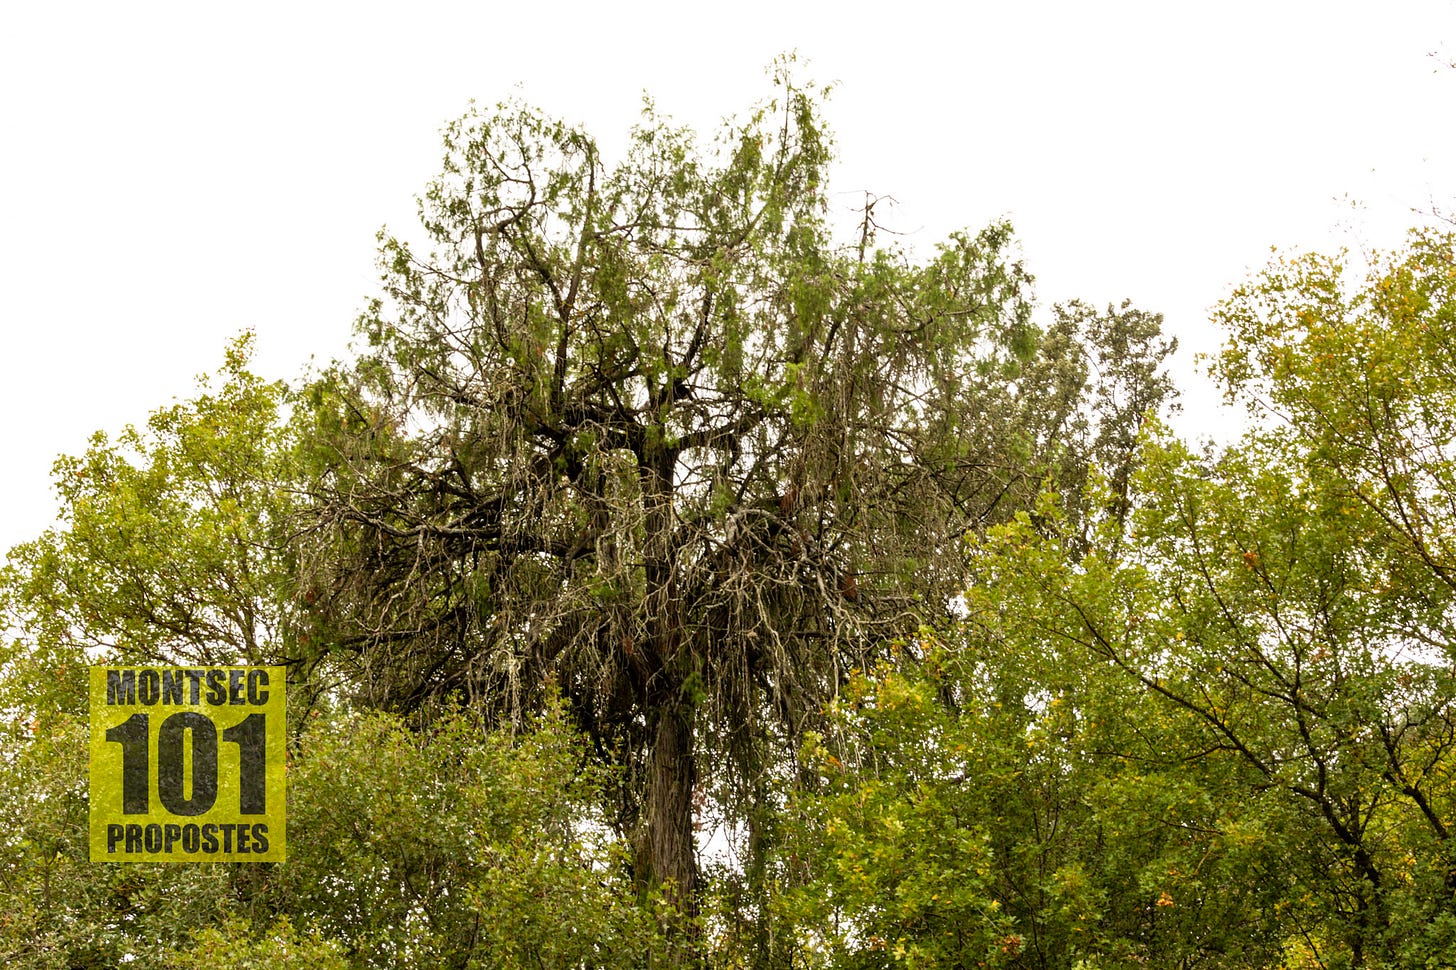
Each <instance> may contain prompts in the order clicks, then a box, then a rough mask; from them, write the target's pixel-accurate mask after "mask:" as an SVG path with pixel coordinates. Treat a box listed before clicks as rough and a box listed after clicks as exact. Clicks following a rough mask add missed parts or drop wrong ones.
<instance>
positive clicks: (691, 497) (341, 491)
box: [307, 74, 1170, 899]
mask: <svg viewBox="0 0 1456 970" xmlns="http://www.w3.org/2000/svg"><path fill="white" fill-rule="evenodd" d="M775 80H776V85H777V89H778V90H777V94H776V96H775V98H774V99H772V100H770V101H768V102H766V103H764V104H762V105H760V106H759V107H758V108H757V109H755V110H754V111H753V112H752V113H751V114H750V115H749V116H748V117H747V118H746V119H743V120H740V121H736V122H733V123H730V124H729V125H728V126H727V127H726V128H725V129H724V131H723V132H722V133H721V134H720V136H719V139H718V141H717V143H716V144H715V145H714V146H713V147H712V148H711V149H704V148H701V147H700V146H699V145H698V143H697V142H696V140H695V139H694V137H693V136H692V134H691V133H690V132H687V131H684V130H680V129H676V128H673V127H672V126H671V125H669V124H668V123H667V122H665V121H664V120H662V119H660V118H658V117H656V116H655V115H653V114H652V113H651V112H650V110H649V112H648V114H647V115H646V116H645V117H644V120H643V122H642V124H641V125H640V126H639V127H638V128H637V129H636V130H635V131H634V132H633V135H632V138H631V143H630V148H629V150H628V152H627V155H626V157H625V158H624V159H623V160H621V161H620V162H618V163H616V164H610V163H609V162H608V161H607V160H605V159H603V158H602V157H601V154H600V152H599V151H598V149H597V147H596V144H595V142H594V141H592V139H591V138H590V137H589V136H588V135H587V134H586V133H585V132H582V131H580V130H578V129H575V128H572V127H570V126H567V125H565V124H562V123H560V122H556V121H553V120H551V119H548V118H545V117H543V116H542V115H540V114H539V113H537V112H535V111H533V110H531V109H529V108H526V107H523V106H521V105H518V104H507V105H502V106H500V107H499V108H497V109H496V110H494V111H493V112H490V113H484V114H481V113H472V114H471V115H469V116H467V117H466V118H465V119H463V120H461V121H460V122H458V123H457V124H455V125H452V126H451V127H450V128H449V129H448V131H447V137H446V150H447V154H446V159H445V168H444V174H443V175H442V176H441V177H440V178H439V179H438V180H437V181H436V182H435V183H433V184H432V185H431V187H430V189H429V191H428V192H427V194H426V196H425V197H424V199H423V200H422V202H421V216H422V223H423V227H424V229H425V231H426V235H427V236H428V243H427V245H428V249H423V248H417V247H415V246H413V245H411V244H408V243H406V242H404V241H402V240H400V239H396V238H393V237H386V238H384V240H383V253H384V262H383V271H384V283H385V290H386V295H385V297H384V298H382V299H381V300H380V301H378V302H377V303H375V304H374V305H373V306H372V307H371V308H370V310H369V312H368V313H367V314H366V315H365V316H364V318H363V319H362V320H361V324H360V326H361V330H362V332H363V334H364V336H366V337H367V339H368V343H369V345H370V348H369V351H368V353H367V354H366V356H365V357H364V359H363V360H362V361H361V363H360V365H359V366H358V367H357V368H356V369H355V371H354V372H353V373H351V374H347V375H338V376H337V377H336V379H335V380H334V382H333V383H332V384H330V385H327V386H325V385H320V386H319V388H318V389H317V392H316V397H315V400H316V401H317V403H318V406H319V410H320V413H321V419H320V421H321V426H324V427H325V428H326V430H327V432H328V433H329V434H331V435H332V436H333V438H332V440H334V441H335V442H336V444H335V445H334V446H333V450H332V452H331V453H330V454H329V456H328V458H327V459H326V467H325V469H324V473H323V476H322V478H321V479H320V482H319V485H318V486H317V488H316V492H315V496H316V500H315V501H316V504H315V509H314V516H315V518H314V525H313V528H312V532H311V535H310V544H311V547H310V554H309V561H310V563H311V564H312V567H311V572H310V574H309V577H308V580H307V582H308V583H309V584H310V586H309V589H308V592H307V595H308V596H309V597H311V598H313V599H314V601H315V602H316V606H315V607H314V610H313V621H314V622H316V623H317V624H318V632H317V634H313V635H316V636H318V637H319V638H320V639H322V640H324V641H326V642H327V643H328V644H330V645H331V648H332V649H334V650H335V651H336V652H337V653H338V654H339V655H340V656H344V657H351V658H353V661H352V662H353V665H354V666H353V669H354V670H355V671H357V672H358V676H357V677H356V678H355V683H356V684H357V685H358V686H359V689H360V691H361V695H362V696H363V697H364V698H365V699H366V700H367V701H368V702H369V703H371V704H377V705H382V706H385V707H389V708H393V709H399V710H412V709H415V708H418V707H419V706H421V705H425V704H428V703H430V702H433V701H436V700H439V699H441V698H448V699H451V700H452V701H454V700H458V701H460V702H462V703H465V704H467V705H468V706H471V707H473V708H476V709H480V710H485V711H488V712H491V714H492V715H493V716H495V717H499V718H503V719H507V720H510V719H518V718H519V717H520V716H521V714H522V712H524V711H528V710H530V709H532V708H533V707H534V706H535V705H536V704H537V703H539V698H540V697H541V696H542V692H543V691H544V690H546V688H547V685H554V688H555V689H558V690H559V691H560V692H561V693H562V695H563V696H564V697H565V698H566V699H567V700H568V701H569V703H570V705H571V709H572V711H573V713H574V715H575V716H576V718H577V720H578V723H579V724H580V725H581V726H582V727H583V729H584V730H586V731H587V733H588V734H589V735H590V736H591V737H592V738H593V742H594V745H595V747H596V750H597V752H598V754H599V756H600V757H602V758H603V759H604V760H605V761H607V762H608V763H611V764H615V765H619V766H621V767H622V768H624V774H623V775H622V777H621V788H620V793H619V798H618V804H617V814H616V817H615V819H614V822H615V824H616V825H617V826H618V827H619V828H620V830H621V831H623V832H625V833H630V835H631V837H632V838H633V839H634V840H635V843H636V845H637V854H636V863H635V865H636V868H637V871H638V874H639V878H640V879H641V880H642V882H643V884H644V885H648V884H656V883H660V882H669V883H672V884H674V885H676V886H678V887H680V888H681V889H682V890H684V898H685V899H690V898H691V897H692V890H693V887H694V886H695V883H696V880H697V870H696V865H695V861H694V851H695V840H694V825H695V822H696V823H701V821H702V817H703V814H704V813H703V812H702V811H700V809H701V807H702V805H703V804H704V799H705V798H709V799H711V800H712V801H713V802H714V803H715V805H717V806H718V807H720V808H721V809H722V810H723V811H726V812H727V814H728V816H729V817H730V819H743V818H744V816H745V815H746V814H747V815H751V814H752V813H751V812H748V811H747V809H748V808H749V807H751V806H753V805H757V804H762V803H763V802H764V800H765V799H766V797H767V794H766V789H765V787H764V786H765V784H766V783H767V782H766V780H767V779H770V778H772V777H773V776H774V775H775V774H776V773H777V774H778V775H779V777H781V778H782V777H783V776H784V773H785V770H786V769H785V765H786V764H788V763H789V762H791V760H792V752H793V751H794V750H795V748H796V747H797V745H798V742H799V740H800V739H801V737H802V732H803V730H804V729H805V727H806V726H807V725H809V724H810V723H812V722H813V721H814V720H815V719H816V718H818V716H819V712H820V710H821V708H822V705H823V704H824V703H825V701H827V700H828V699H830V698H832V697H833V696H835V694H836V693H837V692H838V691H839V690H840V689H841V687H842V686H843V685H844V684H845V683H846V681H847V679H848V678H849V676H850V675H851V674H852V673H853V672H854V671H856V670H860V669H863V668H864V667H865V666H866V665H867V664H868V663H869V662H870V661H871V659H872V658H873V657H874V656H875V653H876V651H877V650H879V649H880V647H881V645H882V644H884V643H886V642H888V641H889V640H890V639H892V638H894V637H897V636H904V635H906V634H907V633H909V632H912V631H914V630H915V629H917V628H919V627H920V626H921V625H922V624H925V623H943V622H946V621H948V619H949V618H950V617H951V616H952V611H953V605H952V604H953V602H954V599H955V597H956V596H957V595H958V594H959V592H960V590H961V586H962V584H963V583H964V580H965V575H966V574H965V547H964V543H963V536H964V535H965V533H966V532H967V530H974V529H979V528H982V527H984V526H985V525H986V524H988V523H991V522H995V521H998V520H1002V519H1005V518H1006V517H1007V516H1009V515H1010V514H1011V513H1012V512H1013V511H1015V510H1016V509H1018V508H1022V507H1024V506H1025V505H1026V503H1027V501H1028V500H1029V497H1030V496H1032V495H1034V494H1035V493H1036V491H1037V490H1038V489H1039V488H1040V486H1041V482H1042V480H1043V478H1044V477H1046V476H1048V475H1051V476H1054V477H1059V476H1060V477H1065V478H1066V479H1068V480H1071V479H1075V478H1076V475H1077V468H1078V467H1082V468H1085V463H1086V461H1087V460H1088V456H1089V452H1095V453H1097V454H1099V455H1101V454H1112V453H1113V452H1117V453H1118V454H1119V455H1120V456H1121V457H1120V458H1119V459H1118V460H1120V461H1125V460H1126V459H1127V458H1128V456H1129V455H1130V450H1129V448H1128V443H1129V442H1130V440H1131V438H1130V435H1131V434H1133V433H1134V432H1133V431H1132V430H1129V429H1135V427H1136V424H1137V422H1138V420H1140V418H1141V409H1142V408H1146V407H1156V406H1157V404H1158V403H1160V402H1161V401H1162V400H1163V398H1164V397H1165V396H1166V393H1167V387H1166V385H1165V383H1163V380H1164V379H1163V378H1161V377H1159V376H1158V373H1157V365H1158V362H1159V360H1160V359H1161V357H1162V355H1164V354H1165V353H1167V352H1168V350H1169V349H1170V348H1169V347H1168V346H1165V345H1163V344H1162V343H1161V342H1160V341H1159V340H1158V339H1157V335H1156V319H1155V318H1152V317H1150V316H1148V315H1145V314H1140V313H1138V312H1137V311H1133V310H1131V309H1129V308H1123V310H1121V311H1112V312H1111V313H1109V314H1108V315H1107V316H1105V317H1104V316H1102V315H1099V314H1096V313H1094V312H1092V311H1090V310H1089V309H1087V308H1085V307H1080V306H1078V307H1073V308H1070V309H1069V310H1067V311H1066V312H1064V313H1063V314H1062V316H1061V317H1060V319H1059V320H1058V322H1057V325H1056V327H1055V328H1054V330H1053V331H1052V332H1051V333H1050V334H1049V335H1048V337H1047V338H1046V339H1042V335H1041V333H1040V331H1039V330H1038V329H1037V328H1036V327H1035V326H1034V324H1033V322H1032V318H1031V293H1030V277H1029V276H1028V275H1027V274H1026V272H1025V271H1024V270H1023V269H1022V266H1021V264H1020V262H1019V260H1018V259H1017V258H1016V257H1015V253H1014V248H1013V244H1012V240H1011V237H1010V234H1009V230H1008V227H1006V226H1004V225H993V226H991V227H989V228H987V229H985V230H983V231H981V232H979V233H966V234H957V235H955V236H953V237H952V238H951V239H950V240H948V241H947V242H945V243H944V244H942V245H941V246H939V247H938V248H937V250H936V251H935V253H934V254H933V255H932V256H931V257H930V258H928V259H925V260H923V261H917V260H915V259H913V258H911V257H910V256H909V255H907V254H905V253H902V252H897V251H884V250H874V249H872V248H870V247H869V246H868V245H867V242H868V238H867V234H862V235H861V236H860V237H859V238H858V239H857V240H856V241H854V242H853V243H852V244H847V245H841V244H838V243H836V242H835V241H834V239H833V238H832V234H831V232H830V227H829V221H828V219H827V216H826V209H827V206H826V201H825V200H826V198H828V190H827V186H826V182H825V179H826V169H827V166H828V163H829V161H830V158H831V153H830V150H829V145H828V139H827V136H826V134H825V132H824V130H823V126H822V122H821V121H820V119H819V116H818V103H817V102H816V100H815V97H814V95H813V93H812V92H810V91H809V90H806V89H804V88H801V87H799V86H796V85H795V84H794V83H793V82H792V80H791V79H790V78H789V77H788V76H787V75H786V74H779V75H778V76H777V77H776V79H775ZM865 218H866V233H867V232H868V227H869V221H868V220H869V216H868V213H866V216H865ZM1088 340H1092V341H1098V342H1099V343H1098V352H1099V353H1100V354H1101V355H1103V357H1104V359H1103V360H1101V361H1100V363H1101V364H1103V365H1105V364H1106V363H1107V360H1108V359H1110V358H1111V357H1114V356H1115V357H1117V358H1118V360H1119V362H1120V363H1119V366H1120V367H1122V369H1121V370H1116V371H1115V374H1116V376H1115V377H1114V378H1113V379H1112V380H1111V381H1109V382H1108V384H1107V386H1106V388H1107V389H1108V392H1107V393H1106V394H1104V395H1103V396H1102V397H1101V398H1100V399H1095V400H1094V398H1095V395H1092V394H1089V393H1088V392H1087V386H1088V376H1087V375H1088V354H1087V351H1086V342H1087V341H1088ZM1117 382H1121V383H1117ZM1114 384H1116V385H1117V386H1116V389H1115V391H1114V390H1111V388H1112V387H1113V385H1114ZM1079 462H1080V463H1082V464H1081V465H1080V466H1079ZM1123 474H1124V475H1125V470H1124V471H1123ZM709 760H711V762H712V763H713V764H714V770H712V771H708V770H706V764H707V763H708V761H709ZM789 774H790V775H791V774H792V772H791V771H790V772H789ZM695 799H697V801H695ZM747 821H748V824H752V819H751V818H750V819H748V820H747Z"/></svg>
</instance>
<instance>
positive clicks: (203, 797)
mask: <svg viewBox="0 0 1456 970" xmlns="http://www.w3.org/2000/svg"><path fill="white" fill-rule="evenodd" d="M285 680H286V673H285V670H284V668H282V667H92V668H91V861H92V862H282V861H283V860H284V857H285V850H286V848H287V840H286V838H285V829H284V821H283V820H284V797H285V795H284V793H285V785H286V782H285V778H284V768H283V764H284V744H285V732H284V728H285V727H286V725H285V710H286V708H285V706H284V683H285Z"/></svg>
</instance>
